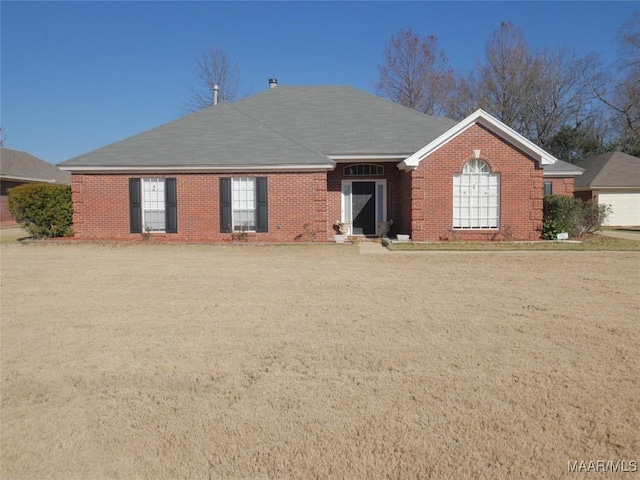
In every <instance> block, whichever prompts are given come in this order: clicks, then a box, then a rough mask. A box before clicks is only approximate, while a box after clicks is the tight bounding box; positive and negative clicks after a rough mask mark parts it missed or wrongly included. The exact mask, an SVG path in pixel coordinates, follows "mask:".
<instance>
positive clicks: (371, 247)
mask: <svg viewBox="0 0 640 480" xmlns="http://www.w3.org/2000/svg"><path fill="white" fill-rule="evenodd" d="M358 250H360V255H369V254H372V255H389V254H391V252H390V251H389V250H388V249H387V248H386V247H383V246H382V244H381V243H378V242H360V243H359V244H358Z"/></svg>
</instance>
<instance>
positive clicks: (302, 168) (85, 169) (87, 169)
mask: <svg viewBox="0 0 640 480" xmlns="http://www.w3.org/2000/svg"><path fill="white" fill-rule="evenodd" d="M59 167H60V169H61V170H66V171H69V172H71V173H133V172H175V173H226V172H309V171H324V170H333V168H334V167H335V165H334V164H332V163H328V164H320V165H269V166H267V165H259V166H258V165H232V166H231V165H230V166H210V167H207V166H172V167H146V166H145V167H134V166H121V167H97V166H94V167H92V166H64V165H60V166H59Z"/></svg>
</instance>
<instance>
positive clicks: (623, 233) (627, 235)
mask: <svg viewBox="0 0 640 480" xmlns="http://www.w3.org/2000/svg"><path fill="white" fill-rule="evenodd" d="M597 233H598V234H599V235H604V236H606V237H614V238H624V239H625V240H637V241H638V242H640V231H633V230H602V231H601V232H597Z"/></svg>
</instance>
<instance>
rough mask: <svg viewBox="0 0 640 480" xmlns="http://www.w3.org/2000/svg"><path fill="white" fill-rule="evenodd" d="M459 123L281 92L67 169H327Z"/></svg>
mask: <svg viewBox="0 0 640 480" xmlns="http://www.w3.org/2000/svg"><path fill="white" fill-rule="evenodd" d="M455 124H456V122H455V121H453V120H450V119H448V118H442V117H430V116H427V115H423V114H421V113H418V112H416V111H414V110H411V109H409V108H405V107H403V106H401V105H398V104H395V103H391V102H389V101H387V100H383V99H381V98H379V97H376V96H373V95H370V94H368V93H365V92H362V91H360V90H357V89H355V88H352V87H345V86H318V87H286V86H284V87H283V86H279V87H277V88H270V89H268V90H265V91H263V92H261V93H258V94H256V95H254V96H251V97H248V98H245V99H243V100H240V101H238V102H233V103H221V104H218V105H215V106H212V107H209V108H205V109H203V110H201V111H199V112H196V113H193V114H191V115H188V116H186V117H183V118H180V119H178V120H176V121H174V122H170V123H167V124H164V125H161V126H159V127H157V128H154V129H152V130H149V131H147V132H144V133H141V134H138V135H135V136H133V137H130V138H127V139H125V140H122V141H119V142H116V143H113V144H111V145H108V146H106V147H103V148H99V149H98V150H94V151H93V152H89V153H87V154H84V155H81V156H79V157H75V158H72V159H70V160H67V161H65V162H62V163H61V164H59V165H60V166H61V167H62V168H64V167H74V166H80V167H130V166H132V167H136V166H140V167H154V166H159V167H173V166H193V167H198V166H225V167H233V166H263V167H265V166H266V167H268V166H270V165H303V166H313V165H326V164H327V163H329V158H328V155H332V154H334V155H335V154H343V155H348V154H363V155H367V154H368V155H373V154H380V155H383V154H388V155H391V154H407V155H408V154H410V153H413V152H415V151H417V150H418V149H420V148H422V147H423V146H424V145H426V144H427V143H429V142H430V141H432V140H433V139H435V138H437V137H438V136H439V135H441V134H442V133H444V132H445V131H447V130H448V129H449V128H451V127H452V126H453V125H455Z"/></svg>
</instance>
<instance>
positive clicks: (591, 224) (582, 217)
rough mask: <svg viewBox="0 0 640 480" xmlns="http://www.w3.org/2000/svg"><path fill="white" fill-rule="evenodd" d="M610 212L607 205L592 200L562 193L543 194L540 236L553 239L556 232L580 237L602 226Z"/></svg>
mask: <svg viewBox="0 0 640 480" xmlns="http://www.w3.org/2000/svg"><path fill="white" fill-rule="evenodd" d="M609 213H611V207H610V206H609V205H598V204H597V203H596V202H594V201H593V200H587V201H586V202H583V201H582V200H580V199H579V198H574V197H565V196H562V195H545V196H544V199H543V219H542V238H544V239H546V240H555V239H556V235H557V234H558V233H562V232H567V233H568V234H569V236H570V237H574V238H575V237H578V238H579V237H582V236H583V235H585V234H587V233H594V232H595V231H597V230H599V229H600V227H602V224H603V223H604V222H605V220H606V219H607V217H608V216H609Z"/></svg>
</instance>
